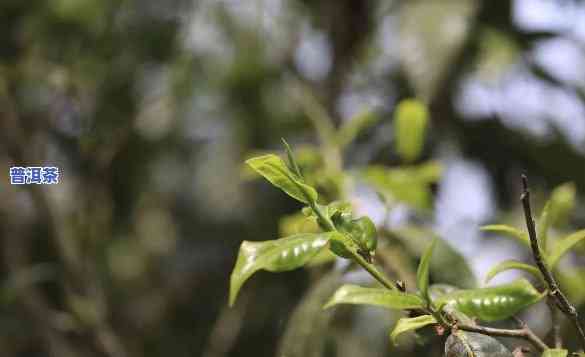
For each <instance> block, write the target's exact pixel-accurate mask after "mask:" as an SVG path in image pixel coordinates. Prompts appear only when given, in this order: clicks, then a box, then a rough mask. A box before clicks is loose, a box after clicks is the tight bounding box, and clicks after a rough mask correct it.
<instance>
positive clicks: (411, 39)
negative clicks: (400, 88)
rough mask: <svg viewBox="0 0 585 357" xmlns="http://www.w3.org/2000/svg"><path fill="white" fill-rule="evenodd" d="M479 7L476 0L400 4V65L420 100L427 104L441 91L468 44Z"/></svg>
mask: <svg viewBox="0 0 585 357" xmlns="http://www.w3.org/2000/svg"><path fill="white" fill-rule="evenodd" d="M477 4H478V2H477V1H475V0H409V1H407V2H404V3H402V4H401V8H400V9H401V10H400V14H399V19H400V24H399V34H398V39H399V41H400V43H399V49H400V50H399V51H398V53H399V56H400V62H401V64H402V66H403V68H404V70H405V72H406V76H407V78H408V80H409V81H410V82H411V83H412V85H413V88H414V90H415V92H416V94H417V97H419V98H422V99H423V101H425V102H426V103H428V102H430V101H431V100H432V97H433V96H434V95H435V94H436V93H437V91H438V90H439V87H438V86H439V84H440V83H441V80H442V79H443V76H444V75H445V73H446V70H447V68H448V67H449V66H450V65H451V61H452V60H453V58H454V57H455V56H456V54H457V52H458V51H459V49H460V48H461V45H462V44H463V42H464V41H465V38H466V36H467V35H468V32H469V31H468V29H469V26H470V24H471V21H472V20H473V17H474V14H475V13H476V10H477ZM455 24H456V26H455Z"/></svg>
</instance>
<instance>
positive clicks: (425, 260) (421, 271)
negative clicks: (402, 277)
mask: <svg viewBox="0 0 585 357" xmlns="http://www.w3.org/2000/svg"><path fill="white" fill-rule="evenodd" d="M436 244H437V239H436V238H435V239H433V241H432V242H431V244H430V245H429V246H428V248H427V249H426V250H425V253H424V254H423V255H422V257H421V260H420V263H419V265H418V270H417V271H416V284H417V288H418V290H419V292H420V294H421V296H422V297H423V298H424V299H425V300H426V301H430V299H429V265H430V263H431V257H432V256H433V250H434V248H435V245H436Z"/></svg>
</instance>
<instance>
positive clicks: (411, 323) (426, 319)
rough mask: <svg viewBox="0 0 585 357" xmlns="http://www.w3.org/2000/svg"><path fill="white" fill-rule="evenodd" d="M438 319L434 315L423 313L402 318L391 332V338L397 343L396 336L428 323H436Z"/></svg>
mask: <svg viewBox="0 0 585 357" xmlns="http://www.w3.org/2000/svg"><path fill="white" fill-rule="evenodd" d="M436 323H437V320H435V318H434V317H433V316H432V315H422V316H417V317H411V318H401V319H400V320H398V322H397V323H396V326H395V327H394V329H393V330H392V332H391V333H390V340H391V341H392V343H393V344H396V338H397V337H398V336H399V335H401V334H403V333H405V332H408V331H413V330H418V329H419V328H422V327H425V326H427V325H431V324H436Z"/></svg>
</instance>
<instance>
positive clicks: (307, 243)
mask: <svg viewBox="0 0 585 357" xmlns="http://www.w3.org/2000/svg"><path fill="white" fill-rule="evenodd" d="M338 234H339V233H335V232H330V233H307V234H298V235H294V236H290V237H286V238H281V239H277V240H269V241H265V242H248V241H244V242H242V245H241V246H240V252H239V254H238V259H237V261H236V266H235V267H234V270H233V271H232V275H231V279H230V299H229V300H230V305H233V304H234V302H235V300H236V297H237V295H238V291H239V290H240V288H241V287H242V285H243V284H244V283H245V282H246V280H248V279H249V278H250V277H251V276H252V275H253V274H254V273H255V272H257V271H258V270H261V269H263V270H268V271H271V272H280V271H287V270H292V269H296V268H299V267H301V266H303V265H305V264H307V262H309V261H310V260H311V259H312V258H313V257H315V255H316V254H317V253H318V252H319V251H321V250H322V249H323V248H324V247H325V246H326V245H327V242H328V241H329V239H331V237H332V236H334V235H338Z"/></svg>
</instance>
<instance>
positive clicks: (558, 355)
mask: <svg viewBox="0 0 585 357" xmlns="http://www.w3.org/2000/svg"><path fill="white" fill-rule="evenodd" d="M568 354H569V351H567V350H563V349H560V348H554V349H548V350H546V351H544V352H543V353H542V357H567V355H568Z"/></svg>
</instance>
